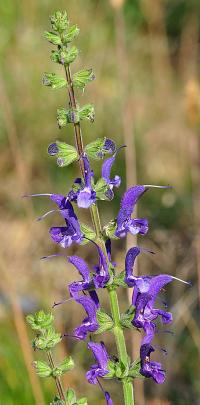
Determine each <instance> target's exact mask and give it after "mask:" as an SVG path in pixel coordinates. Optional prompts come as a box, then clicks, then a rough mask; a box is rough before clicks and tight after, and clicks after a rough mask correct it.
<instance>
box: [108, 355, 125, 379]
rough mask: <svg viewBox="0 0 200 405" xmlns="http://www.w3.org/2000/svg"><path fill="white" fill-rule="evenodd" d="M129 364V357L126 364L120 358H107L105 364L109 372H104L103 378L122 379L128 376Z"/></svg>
mask: <svg viewBox="0 0 200 405" xmlns="http://www.w3.org/2000/svg"><path fill="white" fill-rule="evenodd" d="M129 365H130V361H129V359H128V362H127V364H126V365H125V364H124V363H123V362H122V361H121V360H118V361H113V360H109V361H108V365H107V369H108V371H109V373H108V374H106V375H105V377H104V378H118V379H123V378H126V377H128V375H129Z"/></svg>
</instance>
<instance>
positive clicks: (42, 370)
mask: <svg viewBox="0 0 200 405" xmlns="http://www.w3.org/2000/svg"><path fill="white" fill-rule="evenodd" d="M33 366H34V368H35V370H36V373H37V374H38V375H39V377H50V376H51V374H52V370H51V367H49V365H48V364H47V363H45V362H44V361H40V360H37V361H34V362H33Z"/></svg>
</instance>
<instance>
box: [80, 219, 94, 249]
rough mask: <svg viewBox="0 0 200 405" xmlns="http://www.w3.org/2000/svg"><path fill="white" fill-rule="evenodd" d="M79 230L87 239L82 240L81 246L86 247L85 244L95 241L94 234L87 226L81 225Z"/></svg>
mask: <svg viewBox="0 0 200 405" xmlns="http://www.w3.org/2000/svg"><path fill="white" fill-rule="evenodd" d="M80 228H81V233H82V234H83V235H84V236H85V238H87V239H83V240H82V242H81V245H86V244H87V243H89V241H90V240H95V239H96V233H95V232H94V231H93V229H92V228H90V227H89V226H88V225H85V224H81V225H80ZM88 239H89V240H88Z"/></svg>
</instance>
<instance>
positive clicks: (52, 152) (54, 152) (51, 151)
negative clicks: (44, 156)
mask: <svg viewBox="0 0 200 405" xmlns="http://www.w3.org/2000/svg"><path fill="white" fill-rule="evenodd" d="M58 151H59V150H58V146H57V144H56V142H54V143H51V144H50V145H49V146H48V154H49V155H51V156H55V155H57V153H58Z"/></svg>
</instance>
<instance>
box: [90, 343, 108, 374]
mask: <svg viewBox="0 0 200 405" xmlns="http://www.w3.org/2000/svg"><path fill="white" fill-rule="evenodd" d="M88 349H90V350H92V353H93V355H94V358H95V360H96V361H97V363H98V366H99V367H100V368H102V369H106V368H107V364H108V359H109V357H108V353H107V351H106V347H105V345H104V343H103V342H100V343H95V342H89V343H88Z"/></svg>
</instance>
